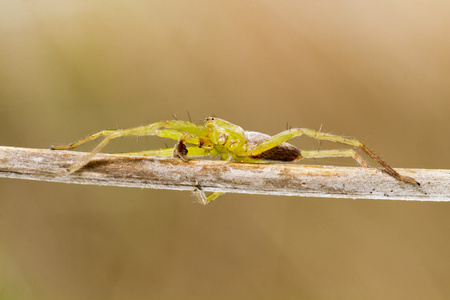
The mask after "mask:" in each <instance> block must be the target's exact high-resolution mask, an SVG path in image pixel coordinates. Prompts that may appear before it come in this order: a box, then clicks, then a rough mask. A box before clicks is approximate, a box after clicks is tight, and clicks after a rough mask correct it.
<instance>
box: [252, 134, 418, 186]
mask: <svg viewBox="0 0 450 300" xmlns="http://www.w3.org/2000/svg"><path fill="white" fill-rule="evenodd" d="M303 134H304V135H306V136H308V137H311V138H314V139H317V140H324V141H330V142H335V143H340V144H345V145H349V146H354V147H358V148H360V149H362V150H364V151H365V152H366V153H367V154H368V155H369V156H370V157H372V158H373V159H374V160H376V161H377V162H378V163H379V164H380V165H382V166H383V167H384V170H385V171H386V172H387V173H388V174H389V175H391V176H392V177H394V178H397V179H398V180H402V181H405V182H409V183H414V184H417V185H420V184H419V183H418V182H417V181H415V180H414V179H413V178H411V177H407V176H403V175H401V174H399V173H398V172H397V171H395V170H394V169H392V168H391V167H390V166H389V165H388V164H387V163H386V162H385V161H383V160H382V159H381V158H380V157H379V156H378V155H376V154H375V152H373V151H372V150H370V149H369V148H367V147H366V146H365V145H364V144H363V143H361V142H360V141H358V140H356V139H352V138H346V137H342V136H339V135H334V134H329V133H324V132H320V131H316V130H312V129H307V128H292V129H290V130H286V131H283V132H281V133H279V134H277V135H275V136H273V137H271V138H269V139H267V140H265V141H263V142H261V143H259V144H258V145H257V146H256V147H254V148H253V149H251V153H250V155H251V156H256V155H258V154H260V153H262V152H264V151H267V150H269V149H271V148H273V147H275V146H277V145H279V144H281V143H283V142H286V141H287V140H290V139H292V138H294V137H297V136H301V135H303ZM302 153H303V151H302Z"/></svg>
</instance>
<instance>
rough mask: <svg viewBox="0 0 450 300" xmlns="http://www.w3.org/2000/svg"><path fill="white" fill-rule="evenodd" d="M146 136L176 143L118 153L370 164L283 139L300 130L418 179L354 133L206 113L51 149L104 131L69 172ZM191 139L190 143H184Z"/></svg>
mask: <svg viewBox="0 0 450 300" xmlns="http://www.w3.org/2000/svg"><path fill="white" fill-rule="evenodd" d="M130 135H132V136H145V135H156V136H159V137H163V138H169V139H172V140H176V141H177V144H176V145H175V148H170V149H160V150H149V151H142V152H130V153H122V154H127V155H141V156H142V155H143V156H159V157H168V156H173V157H178V158H181V159H183V160H184V161H188V157H202V156H207V155H210V156H220V157H221V159H222V160H235V161H237V162H244V163H263V162H267V161H281V162H291V161H297V160H300V159H302V158H322V157H351V158H353V159H355V160H356V161H357V162H358V163H359V164H360V165H361V166H363V167H369V166H368V165H367V164H366V163H365V162H364V161H363V160H362V158H361V157H360V156H359V155H358V154H357V153H356V152H355V151H354V150H353V149H344V150H313V151H309V150H299V149H297V148H296V147H295V146H293V145H291V144H289V143H287V142H286V141H288V140H290V139H292V138H294V137H297V136H301V135H306V136H308V137H311V138H314V139H317V140H325V141H330V142H335V143H341V144H345V145H349V146H353V147H357V148H360V149H362V150H363V151H365V152H366V153H367V154H368V155H369V156H371V157H372V158H373V159H374V160H375V161H377V162H378V163H379V164H381V165H382V166H383V168H384V171H385V172H386V173H388V174H389V175H391V176H392V177H394V178H396V179H398V180H400V181H404V182H407V183H413V184H417V185H419V183H418V182H417V181H415V180H414V179H413V178H410V177H407V176H403V175H401V174H399V173H398V172H397V171H395V170H394V169H392V168H391V167H390V166H389V165H388V164H387V163H386V162H384V161H383V160H382V159H381V158H380V157H379V156H377V155H376V154H375V153H374V152H373V151H372V150H370V149H369V148H367V147H366V146H365V145H364V144H363V143H361V142H360V141H358V140H356V139H352V138H346V137H342V136H339V135H333V134H329V133H324V132H320V131H316V130H312V129H307V128H292V129H289V130H286V131H283V132H281V133H279V134H277V135H275V136H269V135H267V134H264V133H260V132H255V131H244V130H243V129H242V128H241V127H240V126H238V125H235V124H232V123H230V122H227V121H225V120H222V119H219V118H215V117H209V118H207V119H206V121H205V122H204V124H203V125H199V124H195V123H192V122H186V121H180V120H169V121H161V122H156V123H152V124H149V125H145V126H140V127H135V128H130V129H119V130H104V131H100V132H98V133H95V134H93V135H91V136H88V137H86V138H84V139H82V140H79V141H78V142H75V143H73V144H70V145H64V146H55V147H51V149H53V150H67V149H72V148H76V147H78V146H80V145H82V144H84V143H86V142H88V141H91V140H94V139H96V138H99V137H101V136H104V137H105V138H104V140H103V141H102V142H101V143H100V144H99V145H98V146H97V147H96V148H95V149H94V150H93V151H92V152H91V153H90V154H89V155H88V156H87V157H86V158H85V159H84V161H83V162H81V163H79V164H77V165H75V166H73V167H71V168H70V169H69V172H71V173H73V172H75V171H77V170H79V169H80V168H82V167H83V166H85V165H86V164H87V163H88V162H89V161H90V160H91V159H92V157H93V156H94V155H95V154H96V153H97V152H99V151H100V150H101V149H102V148H103V147H104V146H105V145H106V144H107V143H108V142H109V141H111V140H112V139H115V138H119V137H123V136H130ZM188 145H189V146H188ZM195 191H196V193H197V194H198V195H199V196H200V198H201V201H202V202H203V203H204V204H206V203H209V202H210V201H212V200H214V199H216V198H217V197H218V196H220V195H221V194H222V193H213V194H211V195H210V196H208V197H206V196H205V195H204V193H203V191H202V190H201V189H200V188H198V187H197V188H196V190H195Z"/></svg>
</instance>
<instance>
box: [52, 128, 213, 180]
mask: <svg viewBox="0 0 450 300" xmlns="http://www.w3.org/2000/svg"><path fill="white" fill-rule="evenodd" d="M186 133H191V134H192V136H191V135H189V136H190V138H188V140H187V142H188V143H191V142H192V143H196V142H198V140H199V138H201V137H207V136H208V135H209V133H210V129H209V128H206V127H203V126H201V125H197V124H194V123H189V122H185V121H178V120H172V121H162V122H156V123H152V124H149V125H146V126H139V127H135V128H130V129H119V130H103V131H100V132H98V133H95V134H93V135H91V136H88V137H86V138H84V139H81V140H79V141H78V142H75V143H73V144H70V145H63V146H55V147H51V149H53V150H68V149H73V148H75V147H78V146H80V145H82V144H84V143H86V142H89V141H91V140H94V139H96V138H99V137H101V136H106V137H105V139H104V140H103V141H102V142H101V143H100V144H99V145H98V146H97V147H96V148H95V149H94V150H92V152H91V153H90V154H89V155H88V156H87V157H86V158H85V159H84V160H83V161H82V162H81V163H79V164H77V165H75V166H73V167H71V168H70V169H69V172H70V173H73V172H75V171H77V170H79V169H80V168H82V167H83V166H85V165H86V164H87V163H88V162H89V161H90V160H91V159H92V157H93V156H94V155H95V154H96V153H97V152H99V151H100V150H101V149H102V148H103V147H104V146H105V145H106V144H107V143H108V142H109V141H111V140H112V139H115V138H119V137H123V136H145V135H156V136H159V137H165V138H170V139H175V140H179V139H180V138H181V137H182V136H183V135H185V134H186Z"/></svg>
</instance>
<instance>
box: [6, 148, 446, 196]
mask: <svg viewBox="0 0 450 300" xmlns="http://www.w3.org/2000/svg"><path fill="white" fill-rule="evenodd" d="M85 155H87V153H83V152H73V151H51V150H44V149H29V148H17V147H3V146H0V177H5V178H19V179H29V180H41V181H53V182H64V183H78V184H93V185H112V186H127V187H140V188H154V189H172V190H189V191H193V190H194V188H195V187H196V186H197V185H199V186H201V187H202V189H203V190H204V191H209V192H218V191H222V192H226V193H245V194H264V195H283V196H305V197H332V198H353V199H359V198H366V199H387V200H422V201H450V170H426V169H397V171H398V172H400V173H401V174H404V175H407V176H411V177H413V178H415V179H416V180H417V181H418V182H420V183H421V186H417V185H414V184H408V183H405V182H400V181H398V180H395V179H394V178H392V177H391V176H388V175H387V174H384V173H383V172H382V171H381V170H378V169H367V168H361V167H331V166H304V165H298V164H273V163H272V164H244V163H233V162H227V161H216V160H191V161H189V162H187V163H186V162H183V161H182V160H180V159H175V158H164V159H162V158H149V157H132V156H123V155H113V154H97V155H96V156H95V157H94V159H93V160H92V161H91V162H90V163H89V164H88V165H87V166H86V167H84V168H83V169H81V170H80V171H77V172H75V173H73V174H68V173H67V171H66V169H67V168H68V167H70V166H72V165H73V164H75V163H77V162H79V161H81V160H82V159H83V158H84V157H85Z"/></svg>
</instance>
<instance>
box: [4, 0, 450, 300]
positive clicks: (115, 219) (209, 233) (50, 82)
mask: <svg viewBox="0 0 450 300" xmlns="http://www.w3.org/2000/svg"><path fill="white" fill-rule="evenodd" d="M449 15H450V4H449V2H448V1H427V2H425V1H408V2H401V1H400V2H399V1H394V2H393V1H386V0H383V1H376V2H371V1H339V3H336V2H335V1H264V0H263V1H221V2H215V1H175V0H169V1H99V0H94V1H70V0H64V1H56V0H53V1H51V0H49V1H12V0H3V1H0V66H1V67H0V145H4V146H21V147H32V148H48V147H49V146H50V145H54V144H65V143H69V142H73V141H75V140H77V139H80V138H82V137H84V136H86V135H88V134H91V133H94V132H96V131H99V130H102V129H107V128H109V129H111V128H126V127H134V126H137V125H143V124H146V123H151V122H155V121H159V120H165V119H172V118H173V116H172V115H173V114H176V116H177V117H178V118H179V119H185V120H189V117H188V113H187V112H189V114H190V117H191V119H192V121H193V122H201V120H202V119H204V118H205V117H207V116H209V115H215V116H218V117H221V118H224V119H226V120H229V121H231V122H233V123H235V124H239V125H241V126H242V127H243V128H245V129H248V130H256V131H261V132H265V133H268V134H276V133H278V132H280V131H282V130H284V129H285V128H286V126H292V127H309V128H314V129H319V128H321V130H322V131H325V132H333V133H336V134H343V135H349V136H354V137H357V138H359V139H361V140H362V141H364V142H366V143H367V144H368V145H369V146H371V147H372V148H373V149H375V151H377V153H378V154H380V155H381V156H382V157H383V158H384V159H386V160H387V161H388V162H389V163H390V164H391V165H392V166H394V167H404V168H429V169H432V168H440V169H449V168H450V158H449V155H448V149H449V148H450V142H449V139H448V133H449V132H450V124H449V121H448V113H449V111H450V55H449V53H450V18H449ZM165 143H167V141H165V140H162V139H158V138H152V137H149V138H146V137H144V138H139V139H136V138H125V139H123V140H122V141H114V143H111V144H110V145H109V146H108V147H107V149H105V151H107V152H117V151H137V150H140V149H142V150H143V149H151V148H160V147H164V144H165ZM169 143H170V142H169ZM293 143H294V144H295V145H298V146H299V147H303V148H307V149H318V148H319V147H320V148H321V149H328V148H334V147H337V145H330V144H329V143H321V144H319V143H318V142H317V141H311V140H308V139H307V138H303V137H302V138H298V139H296V140H295V141H294V142H293ZM94 145H95V143H94V144H89V145H87V146H85V147H83V148H82V149H81V150H84V151H89V150H90V149H92V147H94ZM169 145H170V144H169ZM312 163H319V164H333V165H349V166H354V165H356V164H355V162H353V161H352V160H349V159H333V160H331V161H325V162H324V161H318V160H317V161H315V162H314V161H312ZM449 236H450V204H449V203H426V202H406V201H405V202H404V201H380V200H351V199H322V198H311V199H308V198H299V197H275V196H255V195H240V194H227V195H225V196H223V197H221V198H220V199H219V200H217V201H216V202H215V203H213V204H211V205H209V206H206V207H204V206H202V205H200V204H197V203H196V202H195V199H194V198H193V197H192V196H191V195H190V194H189V193H187V192H176V191H165V190H141V189H131V188H115V187H97V186H81V185H67V184H57V183H47V182H34V181H22V180H11V179H0V298H1V299H449V298H450V285H449V284H448V283H449V278H450V260H449V259H448V255H449V253H450V239H449Z"/></svg>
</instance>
